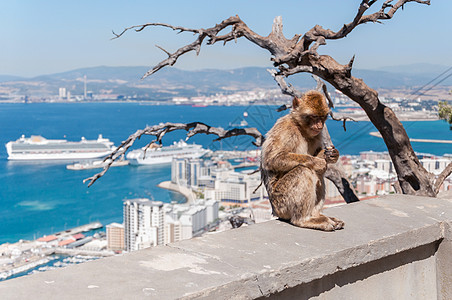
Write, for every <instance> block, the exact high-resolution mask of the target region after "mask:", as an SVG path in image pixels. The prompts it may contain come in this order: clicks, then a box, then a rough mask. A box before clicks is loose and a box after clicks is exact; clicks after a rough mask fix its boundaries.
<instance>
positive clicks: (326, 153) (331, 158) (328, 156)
mask: <svg viewBox="0 0 452 300" xmlns="http://www.w3.org/2000/svg"><path fill="white" fill-rule="evenodd" d="M317 157H318V158H323V159H324V160H325V161H326V162H327V163H328V164H334V163H336V162H337V160H338V159H339V151H338V150H337V149H336V148H334V147H327V148H326V149H322V150H321V151H320V152H319V154H317Z"/></svg>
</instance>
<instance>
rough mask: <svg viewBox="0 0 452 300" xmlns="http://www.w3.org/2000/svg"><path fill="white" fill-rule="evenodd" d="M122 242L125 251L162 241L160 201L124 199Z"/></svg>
mask: <svg viewBox="0 0 452 300" xmlns="http://www.w3.org/2000/svg"><path fill="white" fill-rule="evenodd" d="M123 208H124V210H123V213H124V242H125V249H126V251H134V250H139V249H144V248H148V247H151V246H156V245H163V243H164V222H165V218H164V211H163V203H162V202H161V201H150V200H148V199H133V200H125V201H124V207H123Z"/></svg>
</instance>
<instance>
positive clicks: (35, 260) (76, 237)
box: [0, 222, 114, 281]
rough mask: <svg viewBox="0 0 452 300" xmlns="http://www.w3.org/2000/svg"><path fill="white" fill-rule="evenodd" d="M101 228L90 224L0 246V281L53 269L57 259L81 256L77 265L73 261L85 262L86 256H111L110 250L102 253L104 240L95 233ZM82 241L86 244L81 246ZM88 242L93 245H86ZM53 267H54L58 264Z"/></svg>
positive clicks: (104, 250)
mask: <svg viewBox="0 0 452 300" xmlns="http://www.w3.org/2000/svg"><path fill="white" fill-rule="evenodd" d="M101 228H103V225H102V224H101V223H99V222H93V223H89V224H85V225H82V226H77V227H74V228H70V229H68V230H64V231H60V232H57V233H55V234H51V235H44V236H42V237H40V238H38V239H36V240H32V241H27V240H20V241H18V242H16V243H12V244H10V243H4V244H2V245H0V281H1V280H6V279H8V278H11V277H14V276H18V275H19V274H22V275H25V274H26V273H28V272H30V271H32V270H35V269H39V268H40V267H41V266H43V265H47V267H46V268H45V269H41V271H45V270H47V269H48V268H50V267H53V263H52V262H57V261H60V258H61V257H63V258H64V259H65V258H66V257H77V256H82V257H81V258H80V259H79V261H78V262H77V261H73V262H74V263H79V262H82V261H84V260H86V257H90V258H93V259H94V258H99V257H106V256H112V255H114V252H113V251H109V250H106V240H105V237H102V235H99V234H98V233H95V231H96V230H99V229H101ZM90 234H92V235H90ZM69 241H70V242H69ZM84 241H86V243H83V242H84ZM77 242H78V243H77ZM88 243H95V244H96V245H95V246H93V245H92V246H89V244H88ZM71 244H72V245H71ZM77 244H78V245H77ZM76 246H78V247H76ZM84 257H85V258H84ZM69 261H70V259H69V260H67V261H66V265H67V263H68V262H69ZM60 266H63V265H60ZM55 267H58V264H57V266H55Z"/></svg>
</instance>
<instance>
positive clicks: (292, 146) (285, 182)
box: [261, 91, 344, 231]
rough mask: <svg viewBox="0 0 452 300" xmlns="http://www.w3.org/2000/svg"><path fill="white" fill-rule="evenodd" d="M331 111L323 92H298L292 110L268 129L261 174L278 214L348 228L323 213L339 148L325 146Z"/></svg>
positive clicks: (309, 224) (302, 223)
mask: <svg viewBox="0 0 452 300" xmlns="http://www.w3.org/2000/svg"><path fill="white" fill-rule="evenodd" d="M328 114H329V107H328V105H327V103H326V101H325V97H324V96H323V94H321V93H320V92H317V91H309V92H307V93H305V94H304V95H303V97H302V98H301V99H299V98H294V99H293V105H292V110H291V112H290V113H289V114H287V115H286V116H283V117H281V118H279V119H278V120H277V121H276V123H275V125H274V126H273V128H272V129H270V131H269V132H268V133H267V137H266V139H265V142H264V144H263V145H262V154H261V177H262V181H263V182H264V185H265V187H266V189H267V192H268V196H269V199H270V203H271V205H272V209H273V214H274V215H275V216H276V217H279V218H280V219H281V220H285V221H288V222H290V223H291V224H293V225H295V226H299V227H304V228H313V229H319V230H325V231H333V230H337V229H342V228H343V227H344V222H343V221H341V220H338V219H336V218H333V217H327V216H325V215H323V214H321V213H320V212H321V209H322V207H323V203H324V201H325V183H324V173H325V171H326V168H327V164H330V163H336V162H337V160H338V159H339V151H338V150H337V149H336V148H334V147H328V148H329V149H322V129H323V127H324V125H325V121H326V119H327V117H328Z"/></svg>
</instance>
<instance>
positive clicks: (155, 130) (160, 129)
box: [83, 122, 264, 187]
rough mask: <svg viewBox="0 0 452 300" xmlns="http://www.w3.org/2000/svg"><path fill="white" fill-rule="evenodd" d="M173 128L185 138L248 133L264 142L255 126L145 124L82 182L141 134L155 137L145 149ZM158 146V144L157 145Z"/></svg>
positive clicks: (93, 177) (101, 173) (92, 180)
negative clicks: (202, 135)
mask: <svg viewBox="0 0 452 300" xmlns="http://www.w3.org/2000/svg"><path fill="white" fill-rule="evenodd" d="M175 130H185V131H187V139H189V138H190V137H192V136H194V135H196V134H199V133H203V134H213V135H217V136H218V138H216V139H215V141H219V140H222V139H225V138H229V137H232V136H239V135H249V136H251V137H253V138H254V139H255V141H254V142H252V143H253V144H254V145H255V146H257V147H260V146H261V145H262V143H263V142H264V136H263V135H262V134H261V133H260V132H259V130H257V129H256V128H232V129H228V130H225V129H223V128H220V127H212V126H209V125H206V124H204V123H201V122H192V123H187V124H185V123H161V124H159V125H154V126H147V127H146V128H144V129H141V130H137V131H136V132H135V133H134V134H132V135H130V136H129V137H128V138H127V140H125V141H123V142H122V143H121V145H119V146H118V147H117V148H116V149H115V150H114V151H113V152H112V153H111V154H110V155H109V156H107V157H106V158H105V159H104V162H106V161H108V163H107V164H106V165H105V166H104V169H103V170H102V171H101V172H99V173H97V174H95V175H93V176H91V177H89V178H86V179H84V180H83V183H85V182H87V181H89V183H88V187H89V186H91V185H92V184H93V183H94V182H95V181H96V180H97V179H99V178H100V177H102V176H103V175H104V174H105V173H106V172H107V171H108V169H109V168H110V166H111V165H112V164H113V162H114V161H115V160H116V159H117V158H118V157H119V156H121V155H123V154H125V153H126V152H127V150H129V148H130V147H131V146H132V145H133V144H134V142H135V141H136V140H137V139H140V138H141V137H142V136H143V135H151V136H155V137H156V139H155V140H153V141H151V142H150V143H148V144H147V145H146V147H145V151H146V150H147V149H149V148H150V147H154V146H155V144H156V143H159V144H162V138H163V137H164V136H165V134H166V133H168V132H172V131H175ZM157 147H158V146H157Z"/></svg>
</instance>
